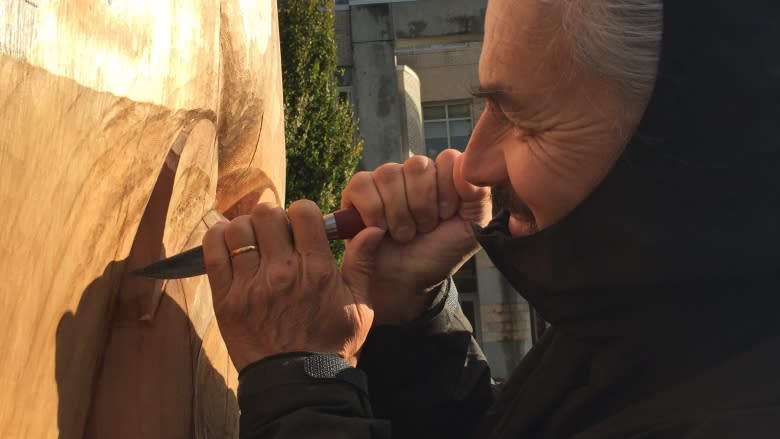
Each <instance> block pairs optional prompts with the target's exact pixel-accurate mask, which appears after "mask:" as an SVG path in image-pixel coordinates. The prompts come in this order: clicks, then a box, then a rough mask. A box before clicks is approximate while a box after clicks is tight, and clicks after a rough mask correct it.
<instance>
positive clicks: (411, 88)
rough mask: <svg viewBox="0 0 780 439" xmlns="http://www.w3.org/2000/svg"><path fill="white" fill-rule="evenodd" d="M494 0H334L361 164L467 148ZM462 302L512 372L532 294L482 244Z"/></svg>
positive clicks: (493, 358)
mask: <svg viewBox="0 0 780 439" xmlns="http://www.w3.org/2000/svg"><path fill="white" fill-rule="evenodd" d="M486 6H487V0H395V1H393V0H337V2H336V38H337V44H338V55H339V63H340V65H341V67H342V68H343V69H344V75H343V77H342V82H341V86H342V88H341V90H342V94H343V97H344V98H346V99H350V100H351V101H352V102H353V103H354V105H355V112H356V115H357V117H358V121H359V126H360V131H361V134H362V136H363V137H364V139H365V144H364V152H363V160H362V162H361V167H362V168H363V169H368V170H371V169H374V168H376V167H377V166H379V165H381V164H382V163H385V162H389V161H392V162H403V161H404V160H405V159H406V158H407V157H409V156H411V155H412V154H427V155H428V156H430V157H435V156H436V154H438V152H439V151H441V150H443V149H445V148H447V147H452V148H457V149H460V150H463V149H464V148H465V146H466V144H467V143H468V139H469V137H470V135H471V130H472V127H473V126H474V122H475V121H476V120H477V118H478V116H479V114H481V112H482V109H483V102H482V101H481V100H480V99H477V98H474V97H472V92H473V91H475V90H476V89H477V88H478V86H479V80H478V74H477V65H478V60H479V54H480V50H481V48H482V36H483V29H484V16H485V9H486ZM456 280H457V284H458V290H459V292H460V296H461V304H462V306H463V309H464V312H465V313H466V314H467V316H468V317H469V319H470V320H471V321H472V324H473V326H474V328H475V335H476V338H477V339H478V341H479V342H480V344H481V346H482V347H483V349H484V351H485V354H486V355H487V357H488V360H489V362H490V364H491V368H492V370H493V375H494V377H497V378H506V377H507V376H508V373H509V371H511V370H512V369H513V368H514V366H515V365H516V364H517V362H518V361H519V360H520V359H521V358H522V356H523V355H525V353H526V352H527V351H528V349H529V348H530V346H531V324H530V312H529V307H528V304H527V303H526V302H525V301H524V300H523V299H522V298H521V297H520V296H519V295H518V294H517V293H516V292H515V291H514V290H513V289H512V287H510V286H509V285H508V284H507V283H506V281H505V280H504V279H503V277H502V276H501V275H500V274H499V273H498V271H497V270H496V268H495V267H494V266H493V264H492V263H491V262H490V260H489V259H488V258H487V256H485V255H484V254H483V253H482V252H480V254H478V255H477V256H476V257H475V258H473V259H472V260H471V261H469V263H467V264H466V266H465V267H464V268H463V269H462V270H461V271H460V273H458V275H457V276H456Z"/></svg>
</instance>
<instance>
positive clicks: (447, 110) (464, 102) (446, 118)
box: [422, 100, 474, 157]
mask: <svg viewBox="0 0 780 439" xmlns="http://www.w3.org/2000/svg"><path fill="white" fill-rule="evenodd" d="M455 105H466V106H467V107H468V109H469V116H468V117H453V118H451V117H450V106H455ZM442 106H443V107H444V119H425V108H426V107H442ZM422 113H423V114H422V116H423V121H422V122H423V138H424V140H425V141H426V145H425V153H426V155H428V156H429V157H430V153H429V151H428V145H427V141H428V137H427V136H425V126H426V124H427V123H429V122H430V123H437V122H438V123H440V122H444V126H445V129H446V132H447V145H448V147H450V148H453V146H452V129H451V128H450V124H451V122H463V121H469V122H470V125H471V128H470V129H471V132H469V138H471V133H472V132H473V131H474V102H473V101H472V100H453V101H436V102H424V103H423V104H422ZM462 148H463V149H465V148H466V145H463V147H462ZM456 149H457V148H456Z"/></svg>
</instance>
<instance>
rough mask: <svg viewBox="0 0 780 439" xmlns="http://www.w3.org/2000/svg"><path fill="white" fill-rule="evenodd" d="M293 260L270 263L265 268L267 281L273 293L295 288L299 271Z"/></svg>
mask: <svg viewBox="0 0 780 439" xmlns="http://www.w3.org/2000/svg"><path fill="white" fill-rule="evenodd" d="M295 265H296V264H295V263H294V261H293V259H292V258H289V259H288V260H287V261H284V262H269V263H268V264H267V265H266V267H265V279H266V283H267V284H268V287H269V288H270V289H271V291H287V290H290V289H292V288H293V287H294V286H295V283H296V281H297V275H296V273H297V270H295Z"/></svg>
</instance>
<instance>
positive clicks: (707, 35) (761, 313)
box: [204, 0, 780, 439]
mask: <svg viewBox="0 0 780 439" xmlns="http://www.w3.org/2000/svg"><path fill="white" fill-rule="evenodd" d="M779 20H780V6H778V5H777V3H776V2H774V1H768V0H767V1H760V0H748V1H745V2H741V3H739V4H738V5H737V4H736V3H735V2H732V1H726V0H687V1H686V0H677V1H667V2H662V1H661V0H569V1H563V0H559V1H542V0H491V1H490V4H489V7H488V11H487V16H486V28H485V41H484V47H483V53H482V58H481V60H480V68H479V75H480V81H481V90H480V91H479V92H478V95H479V96H481V97H484V98H485V99H486V102H487V107H486V110H485V113H484V114H483V115H482V117H481V118H480V120H479V123H478V124H477V126H476V128H475V129H474V133H473V135H472V138H471V141H470V143H469V145H468V148H467V150H466V152H465V153H463V154H462V155H460V154H459V153H458V152H456V151H451V150H450V151H445V152H443V153H442V154H441V155H440V156H439V157H438V158H437V159H436V161H435V162H432V161H430V160H428V159H425V158H422V157H413V158H411V159H409V160H408V161H407V162H406V163H404V164H387V165H384V166H382V167H380V168H378V169H377V170H376V171H374V172H371V173H360V174H357V175H356V176H355V177H354V178H353V179H352V181H351V182H350V184H349V185H348V187H347V188H346V190H345V191H344V193H343V203H344V206H354V207H355V208H356V209H357V210H358V211H359V212H360V214H361V216H362V217H363V219H364V221H365V222H366V224H367V225H368V226H369V227H367V228H366V229H365V230H364V231H362V232H361V233H360V234H358V235H357V236H356V237H355V238H354V239H353V240H352V241H351V242H350V243H349V244H348V247H347V252H346V254H345V256H344V262H343V265H342V267H341V269H340V270H339V269H337V268H336V266H335V263H334V261H333V259H332V257H331V256H330V253H329V250H328V245H327V242H326V238H325V234H324V232H323V231H322V225H321V219H320V218H321V217H320V212H319V210H318V209H317V208H316V206H314V205H313V204H312V203H310V202H296V203H294V204H293V205H292V206H291V207H290V209H289V212H288V213H287V214H285V212H284V211H282V210H281V209H280V208H278V207H271V206H267V205H261V206H258V207H257V209H256V210H255V212H254V213H253V215H251V216H247V217H240V218H236V219H235V220H233V221H232V222H231V223H229V224H227V223H226V224H220V225H218V226H216V227H214V228H213V229H212V230H211V231H210V232H209V233H208V234H207V236H206V237H205V240H204V249H205V251H206V259H207V265H208V270H209V279H210V281H211V284H212V287H213V292H214V303H215V305H216V309H217V317H218V319H219V325H220V329H221V330H222V334H223V336H224V338H225V341H226V343H227V346H228V350H229V352H230V355H231V357H232V359H233V361H234V363H235V365H236V367H237V368H238V369H239V370H241V377H240V387H239V401H240V404H241V409H242V415H241V434H242V437H247V438H250V437H296V438H297V437H391V436H392V437H404V438H406V437H448V438H452V437H480V438H484V437H540V438H559V437H576V438H581V439H585V438H607V437H609V438H612V437H614V438H626V437H635V438H639V437H642V438H650V437H686V438H713V437H736V438H763V437H780V379H778V378H777V371H778V370H780V323H778V320H780V319H778V318H777V317H776V314H777V309H778V308H777V305H778V304H779V303H778V302H780V298H778V295H777V294H776V293H777V290H778V287H777V279H778V277H780V270H778V268H780V258H778V252H777V249H778V248H780V233H779V232H778V228H779V227H778V224H780V195H779V194H778V192H779V191H780V181H778V180H780V177H778V175H779V173H778V172H777V170H776V167H777V166H778V165H780V160H779V158H780V148H779V146H780V145H779V143H780V141H778V136H777V133H776V130H775V125H776V124H777V123H778V120H780V119H779V118H780V27H779V26H778V24H777V23H778V22H780V21H779ZM488 188H490V189H492V192H493V193H492V197H493V200H495V201H496V202H497V203H499V204H500V207H501V208H502V209H503V210H502V211H501V212H500V213H499V214H498V215H497V216H496V217H495V218H494V219H493V220H492V221H491V222H490V224H489V225H487V227H485V228H482V227H480V226H479V225H482V226H485V225H486V223H487V222H488V218H489V215H490V213H491V203H490V196H489V190H488ZM474 223H476V224H474ZM477 224H479V225H477ZM255 243H256V245H257V246H258V247H259V251H258V252H246V253H241V254H239V255H236V256H235V257H234V258H233V259H232V260H231V258H230V257H229V254H230V250H231V249H235V248H240V247H243V246H247V245H254V244H255ZM480 245H481V246H482V247H483V248H484V249H485V251H486V252H487V254H488V255H489V256H490V257H491V259H492V260H493V261H494V263H495V265H496V266H497V267H498V268H499V269H500V270H501V272H502V273H503V274H504V275H505V276H506V278H507V279H508V280H509V281H510V282H511V283H512V284H513V285H514V286H515V287H516V289H517V290H518V291H520V292H521V294H523V295H524V297H526V298H527V299H528V301H529V302H531V303H532V304H533V305H534V306H535V307H536V308H537V309H538V310H539V312H540V313H541V315H542V316H543V317H544V318H545V319H546V320H548V321H549V322H551V324H552V326H551V329H550V330H548V331H547V332H546V333H545V334H544V336H543V337H542V339H541V340H540V341H539V343H537V344H536V345H535V346H534V347H533V349H532V350H531V352H530V353H529V354H528V355H527V356H526V358H525V359H524V360H523V361H522V363H521V364H520V365H519V366H518V368H517V369H516V370H515V371H514V374H513V375H512V377H511V379H510V380H509V382H508V383H506V385H505V386H504V387H503V388H501V389H497V388H494V386H492V385H491V380H490V374H489V369H488V367H487V364H486V362H485V361H484V357H483V355H482V353H481V351H480V349H479V347H478V346H477V345H476V343H475V342H474V340H473V339H472V338H471V336H470V333H471V328H470V326H469V324H468V322H467V320H466V319H465V318H464V317H463V314H462V313H461V311H460V309H459V307H458V304H457V298H456V296H457V292H456V289H455V286H454V285H453V284H452V282H451V281H450V280H449V275H451V274H452V273H453V272H454V271H455V270H456V269H457V268H458V266H459V265H460V264H462V263H463V261H465V260H466V259H467V258H468V257H470V256H471V255H472V254H473V253H474V252H475V251H476V250H477V248H478V247H479V246H480ZM369 329H370V331H369Z"/></svg>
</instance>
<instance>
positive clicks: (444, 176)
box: [341, 149, 492, 325]
mask: <svg viewBox="0 0 780 439" xmlns="http://www.w3.org/2000/svg"><path fill="white" fill-rule="evenodd" d="M460 157H461V153H460V152H458V151H456V150H453V149H448V150H445V151H443V152H442V153H441V154H439V156H438V157H437V158H436V161H435V162H434V161H433V160H431V159H429V158H428V157H425V156H414V157H411V158H410V159H408V160H407V161H406V162H404V164H403V165H401V164H398V163H388V164H385V165H382V166H380V167H379V168H377V169H376V170H375V171H373V172H360V173H357V174H355V176H354V177H353V178H352V180H351V181H350V182H349V184H348V185H347V187H346V189H345V190H344V192H343V193H342V198H341V205H342V207H355V208H356V209H357V210H358V212H360V215H361V217H362V219H363V221H364V222H365V223H366V225H368V226H377V227H380V228H382V229H385V230H388V231H389V234H388V236H386V237H385V238H384V240H383V241H382V242H381V243H380V245H379V247H378V249H377V254H376V267H375V269H374V275H373V277H372V279H371V287H370V291H369V294H370V299H371V303H372V306H373V308H374V312H375V319H374V322H375V324H396V325H403V324H406V323H408V322H410V321H412V320H414V319H415V318H416V317H418V316H419V315H420V314H422V313H423V312H424V311H425V309H426V308H427V307H428V306H429V305H430V303H431V300H433V297H432V294H433V292H435V291H436V287H437V286H438V285H439V284H441V282H443V281H444V280H445V279H447V277H448V276H450V275H452V274H453V273H455V272H456V271H457V270H458V268H460V267H461V265H463V263H465V262H466V261H467V260H468V259H469V258H470V257H471V256H473V255H474V254H475V253H476V252H477V250H478V249H479V244H478V243H477V241H476V239H475V237H474V232H473V230H472V228H471V225H470V223H472V222H475V223H478V224H480V225H483V226H484V225H485V224H486V223H487V222H488V221H489V220H490V216H491V213H492V212H491V209H492V205H491V202H490V190H489V189H488V188H484V187H477V186H473V185H471V184H470V183H468V182H466V181H465V180H464V179H463V177H462V174H461V172H460V166H461V165H460V163H461V160H460ZM347 245H348V246H349V244H347ZM350 269H354V267H348V266H343V267H342V270H350Z"/></svg>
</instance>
